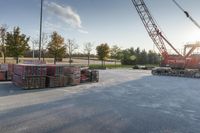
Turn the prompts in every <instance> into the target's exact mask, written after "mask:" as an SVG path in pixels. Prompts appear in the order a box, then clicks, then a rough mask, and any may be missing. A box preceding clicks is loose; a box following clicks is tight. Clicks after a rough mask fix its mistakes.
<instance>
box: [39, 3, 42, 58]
mask: <svg viewBox="0 0 200 133" xmlns="http://www.w3.org/2000/svg"><path fill="white" fill-rule="evenodd" d="M42 14H43V0H41V8H40V37H39V60H40V59H41V43H42Z"/></svg>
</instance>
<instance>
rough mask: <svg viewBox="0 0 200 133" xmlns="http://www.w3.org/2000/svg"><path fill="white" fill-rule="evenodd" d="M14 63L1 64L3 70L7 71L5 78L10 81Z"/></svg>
mask: <svg viewBox="0 0 200 133" xmlns="http://www.w3.org/2000/svg"><path fill="white" fill-rule="evenodd" d="M13 67H14V65H13V64H1V68H0V69H1V70H3V71H6V75H5V78H6V79H5V80H7V81H10V80H12V75H13Z"/></svg>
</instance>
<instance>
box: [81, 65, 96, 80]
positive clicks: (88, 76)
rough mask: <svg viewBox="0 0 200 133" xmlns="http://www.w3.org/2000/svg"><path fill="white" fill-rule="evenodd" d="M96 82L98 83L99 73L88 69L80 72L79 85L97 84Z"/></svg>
mask: <svg viewBox="0 0 200 133" xmlns="http://www.w3.org/2000/svg"><path fill="white" fill-rule="evenodd" d="M98 81H99V71H97V70H90V69H88V68H86V69H82V70H81V83H86V82H98Z"/></svg>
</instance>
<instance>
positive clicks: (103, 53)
mask: <svg viewBox="0 0 200 133" xmlns="http://www.w3.org/2000/svg"><path fill="white" fill-rule="evenodd" d="M96 51H97V56H98V58H99V60H101V62H102V67H103V63H105V62H104V61H105V60H106V58H107V57H108V56H109V52H110V47H109V46H108V44H107V43H104V44H100V45H99V46H97V47H96Z"/></svg>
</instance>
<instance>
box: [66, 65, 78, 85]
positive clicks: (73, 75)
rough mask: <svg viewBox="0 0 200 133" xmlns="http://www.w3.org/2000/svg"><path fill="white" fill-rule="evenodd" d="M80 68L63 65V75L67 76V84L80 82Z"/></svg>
mask: <svg viewBox="0 0 200 133" xmlns="http://www.w3.org/2000/svg"><path fill="white" fill-rule="evenodd" d="M80 72H81V70H80V68H79V67H75V66H68V67H64V75H65V76H67V77H68V81H69V82H68V83H69V85H79V84H80Z"/></svg>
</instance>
